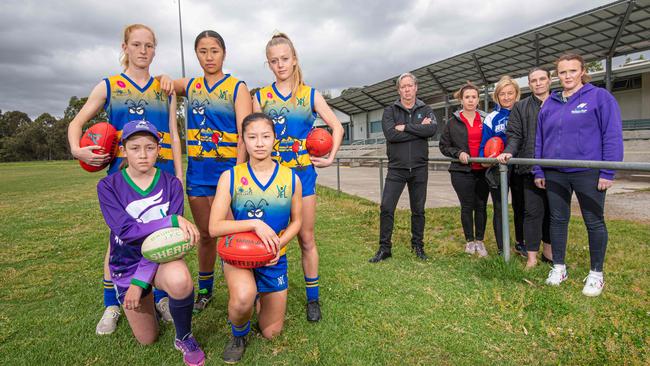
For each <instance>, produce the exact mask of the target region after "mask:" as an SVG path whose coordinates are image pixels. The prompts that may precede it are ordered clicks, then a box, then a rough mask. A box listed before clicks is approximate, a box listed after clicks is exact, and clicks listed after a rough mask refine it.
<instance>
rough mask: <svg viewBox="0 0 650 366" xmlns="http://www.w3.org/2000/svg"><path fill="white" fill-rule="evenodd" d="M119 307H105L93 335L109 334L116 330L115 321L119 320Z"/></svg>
mask: <svg viewBox="0 0 650 366" xmlns="http://www.w3.org/2000/svg"><path fill="white" fill-rule="evenodd" d="M120 314H121V313H120V307H119V306H117V305H111V306H107V307H106V309H104V314H103V315H102V318H101V319H99V323H97V327H96V328H95V333H97V334H99V335H104V334H111V333H113V332H114V331H115V329H117V321H118V320H119V319H120Z"/></svg>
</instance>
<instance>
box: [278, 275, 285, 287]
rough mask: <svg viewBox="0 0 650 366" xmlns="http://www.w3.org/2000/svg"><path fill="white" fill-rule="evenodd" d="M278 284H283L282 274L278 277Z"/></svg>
mask: <svg viewBox="0 0 650 366" xmlns="http://www.w3.org/2000/svg"><path fill="white" fill-rule="evenodd" d="M278 286H284V275H282V276H280V277H278Z"/></svg>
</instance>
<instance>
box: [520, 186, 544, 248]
mask: <svg viewBox="0 0 650 366" xmlns="http://www.w3.org/2000/svg"><path fill="white" fill-rule="evenodd" d="M521 179H522V181H523V185H524V242H525V243H526V249H527V250H528V251H531V252H537V251H539V244H540V241H544V242H545V243H550V242H551V236H550V234H549V223H550V220H549V209H548V199H547V198H546V191H545V190H543V189H539V188H537V186H536V185H535V176H534V175H532V174H523V175H521Z"/></svg>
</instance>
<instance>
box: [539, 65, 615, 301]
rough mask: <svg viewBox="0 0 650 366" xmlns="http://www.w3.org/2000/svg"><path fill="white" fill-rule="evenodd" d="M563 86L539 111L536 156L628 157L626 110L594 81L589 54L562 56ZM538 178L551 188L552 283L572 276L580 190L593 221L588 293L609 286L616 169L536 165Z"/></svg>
mask: <svg viewBox="0 0 650 366" xmlns="http://www.w3.org/2000/svg"><path fill="white" fill-rule="evenodd" d="M556 69H557V74H558V76H559V78H560V83H561V84H562V88H563V89H562V90H560V91H557V92H553V93H551V96H550V97H549V98H548V99H547V100H546V101H545V102H544V105H543V106H542V109H541V111H540V113H539V120H538V124H537V135H536V140H535V158H541V159H569V160H601V161H621V160H623V131H622V122H621V111H620V109H619V106H618V103H617V102H616V99H614V97H613V96H612V94H610V93H609V92H608V91H607V90H605V89H602V88H598V87H595V86H593V85H591V84H589V80H590V79H591V78H590V77H589V75H587V70H586V68H585V61H584V59H583V58H582V57H581V56H580V55H577V54H572V53H567V54H564V55H562V56H560V58H558V60H557V61H556ZM533 173H534V174H535V184H536V185H537V187H539V188H542V189H546V192H547V196H548V203H549V209H550V212H551V215H550V216H551V223H550V234H551V242H552V243H553V247H552V249H553V269H551V271H550V272H549V275H548V278H547V279H546V283H547V284H549V285H555V286H558V285H560V283H562V282H563V281H564V280H566V279H567V276H568V275H567V271H566V265H565V263H564V256H565V254H566V242H567V231H568V226H569V218H570V216H571V196H572V195H573V192H575V193H576V196H577V198H578V203H579V204H580V211H581V212H582V217H583V219H584V222H585V226H586V227H587V234H588V237H589V254H590V257H591V271H589V275H588V276H587V277H586V278H585V280H584V282H585V286H584V288H583V290H582V293H583V294H584V295H586V296H598V295H600V293H601V292H602V291H603V286H604V284H605V281H604V279H603V263H604V262H605V251H606V249H607V226H606V225H605V218H604V209H605V192H606V190H607V189H608V188H609V187H611V186H612V184H613V181H614V171H612V170H607V169H600V170H597V169H588V168H560V167H557V168H556V167H544V168H542V167H540V166H534V167H533Z"/></svg>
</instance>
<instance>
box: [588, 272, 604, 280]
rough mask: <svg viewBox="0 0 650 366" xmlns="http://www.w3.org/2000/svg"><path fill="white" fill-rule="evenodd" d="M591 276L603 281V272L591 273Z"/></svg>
mask: <svg viewBox="0 0 650 366" xmlns="http://www.w3.org/2000/svg"><path fill="white" fill-rule="evenodd" d="M589 276H591V277H595V278H597V279H599V280H602V279H603V272H596V271H589Z"/></svg>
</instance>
